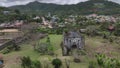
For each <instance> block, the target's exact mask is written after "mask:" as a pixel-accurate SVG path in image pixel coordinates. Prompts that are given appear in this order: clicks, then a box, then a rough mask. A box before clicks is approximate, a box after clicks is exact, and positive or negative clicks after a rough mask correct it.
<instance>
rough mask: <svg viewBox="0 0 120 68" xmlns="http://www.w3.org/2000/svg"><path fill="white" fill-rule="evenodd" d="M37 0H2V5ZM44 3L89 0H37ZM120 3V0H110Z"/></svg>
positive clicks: (72, 2) (21, 3) (22, 3)
mask: <svg viewBox="0 0 120 68" xmlns="http://www.w3.org/2000/svg"><path fill="white" fill-rule="evenodd" d="M32 1H36V0H0V6H6V7H8V6H13V5H24V4H27V3H29V2H32ZM37 1H40V2H43V3H56V4H77V3H79V2H84V1H87V0H37ZM110 1H113V2H116V3H119V4H120V0H110Z"/></svg>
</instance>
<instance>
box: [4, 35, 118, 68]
mask: <svg viewBox="0 0 120 68" xmlns="http://www.w3.org/2000/svg"><path fill="white" fill-rule="evenodd" d="M49 37H50V40H51V43H52V45H53V46H54V47H55V54H56V55H57V56H58V58H60V59H61V60H62V61H63V66H62V68H66V67H65V64H64V62H65V59H68V60H69V61H70V67H71V68H88V64H89V61H95V57H94V55H95V54H96V53H97V52H99V53H104V54H106V55H107V56H109V57H115V58H118V59H120V58H119V57H120V54H119V53H120V50H119V48H120V46H119V45H118V44H116V43H109V42H108V41H107V40H104V39H102V38H100V37H92V38H91V37H86V39H85V40H86V41H85V42H86V45H85V50H86V53H87V55H83V56H81V63H74V62H73V57H72V56H62V50H61V47H60V43H61V41H62V35H49ZM36 42H46V38H44V39H41V40H38V41H32V42H28V43H26V44H23V45H21V50H20V51H17V52H11V53H9V54H5V55H4V59H5V67H4V68H21V67H20V59H19V58H20V57H22V56H30V57H31V59H32V60H40V61H41V62H42V64H43V65H44V63H48V64H50V63H51V61H52V59H54V58H56V56H49V55H40V53H38V52H36V51H34V48H33V46H32V44H33V43H36ZM49 68H53V67H52V65H51V64H50V67H49Z"/></svg>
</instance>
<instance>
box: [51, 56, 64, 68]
mask: <svg viewBox="0 0 120 68" xmlns="http://www.w3.org/2000/svg"><path fill="white" fill-rule="evenodd" d="M52 64H53V65H54V68H60V66H61V65H62V61H61V60H60V59H58V58H56V59H53V61H52Z"/></svg>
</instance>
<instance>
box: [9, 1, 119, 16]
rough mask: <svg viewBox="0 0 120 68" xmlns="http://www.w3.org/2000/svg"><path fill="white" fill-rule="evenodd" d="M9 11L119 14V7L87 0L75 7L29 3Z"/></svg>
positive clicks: (13, 7) (106, 2)
mask: <svg viewBox="0 0 120 68" xmlns="http://www.w3.org/2000/svg"><path fill="white" fill-rule="evenodd" d="M10 8H11V9H19V10H20V11H21V12H25V13H37V14H46V13H48V12H51V13H54V14H91V13H97V14H108V15H109V14H119V13H120V5H119V4H117V3H114V2H111V1H107V0H89V1H86V2H81V3H78V4H76V5H57V4H47V3H40V2H37V1H35V2H31V3H29V4H27V5H18V6H12V7H10Z"/></svg>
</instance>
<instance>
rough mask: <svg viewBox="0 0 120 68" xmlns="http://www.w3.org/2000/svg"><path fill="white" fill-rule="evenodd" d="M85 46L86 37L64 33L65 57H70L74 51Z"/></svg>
mask: <svg viewBox="0 0 120 68" xmlns="http://www.w3.org/2000/svg"><path fill="white" fill-rule="evenodd" d="M84 45H85V41H84V37H83V36H81V35H80V33H79V32H76V31H69V32H64V33H63V41H62V44H61V47H62V51H63V55H64V56H67V55H69V52H70V51H71V50H72V49H78V50H80V49H82V48H83V47H84Z"/></svg>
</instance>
